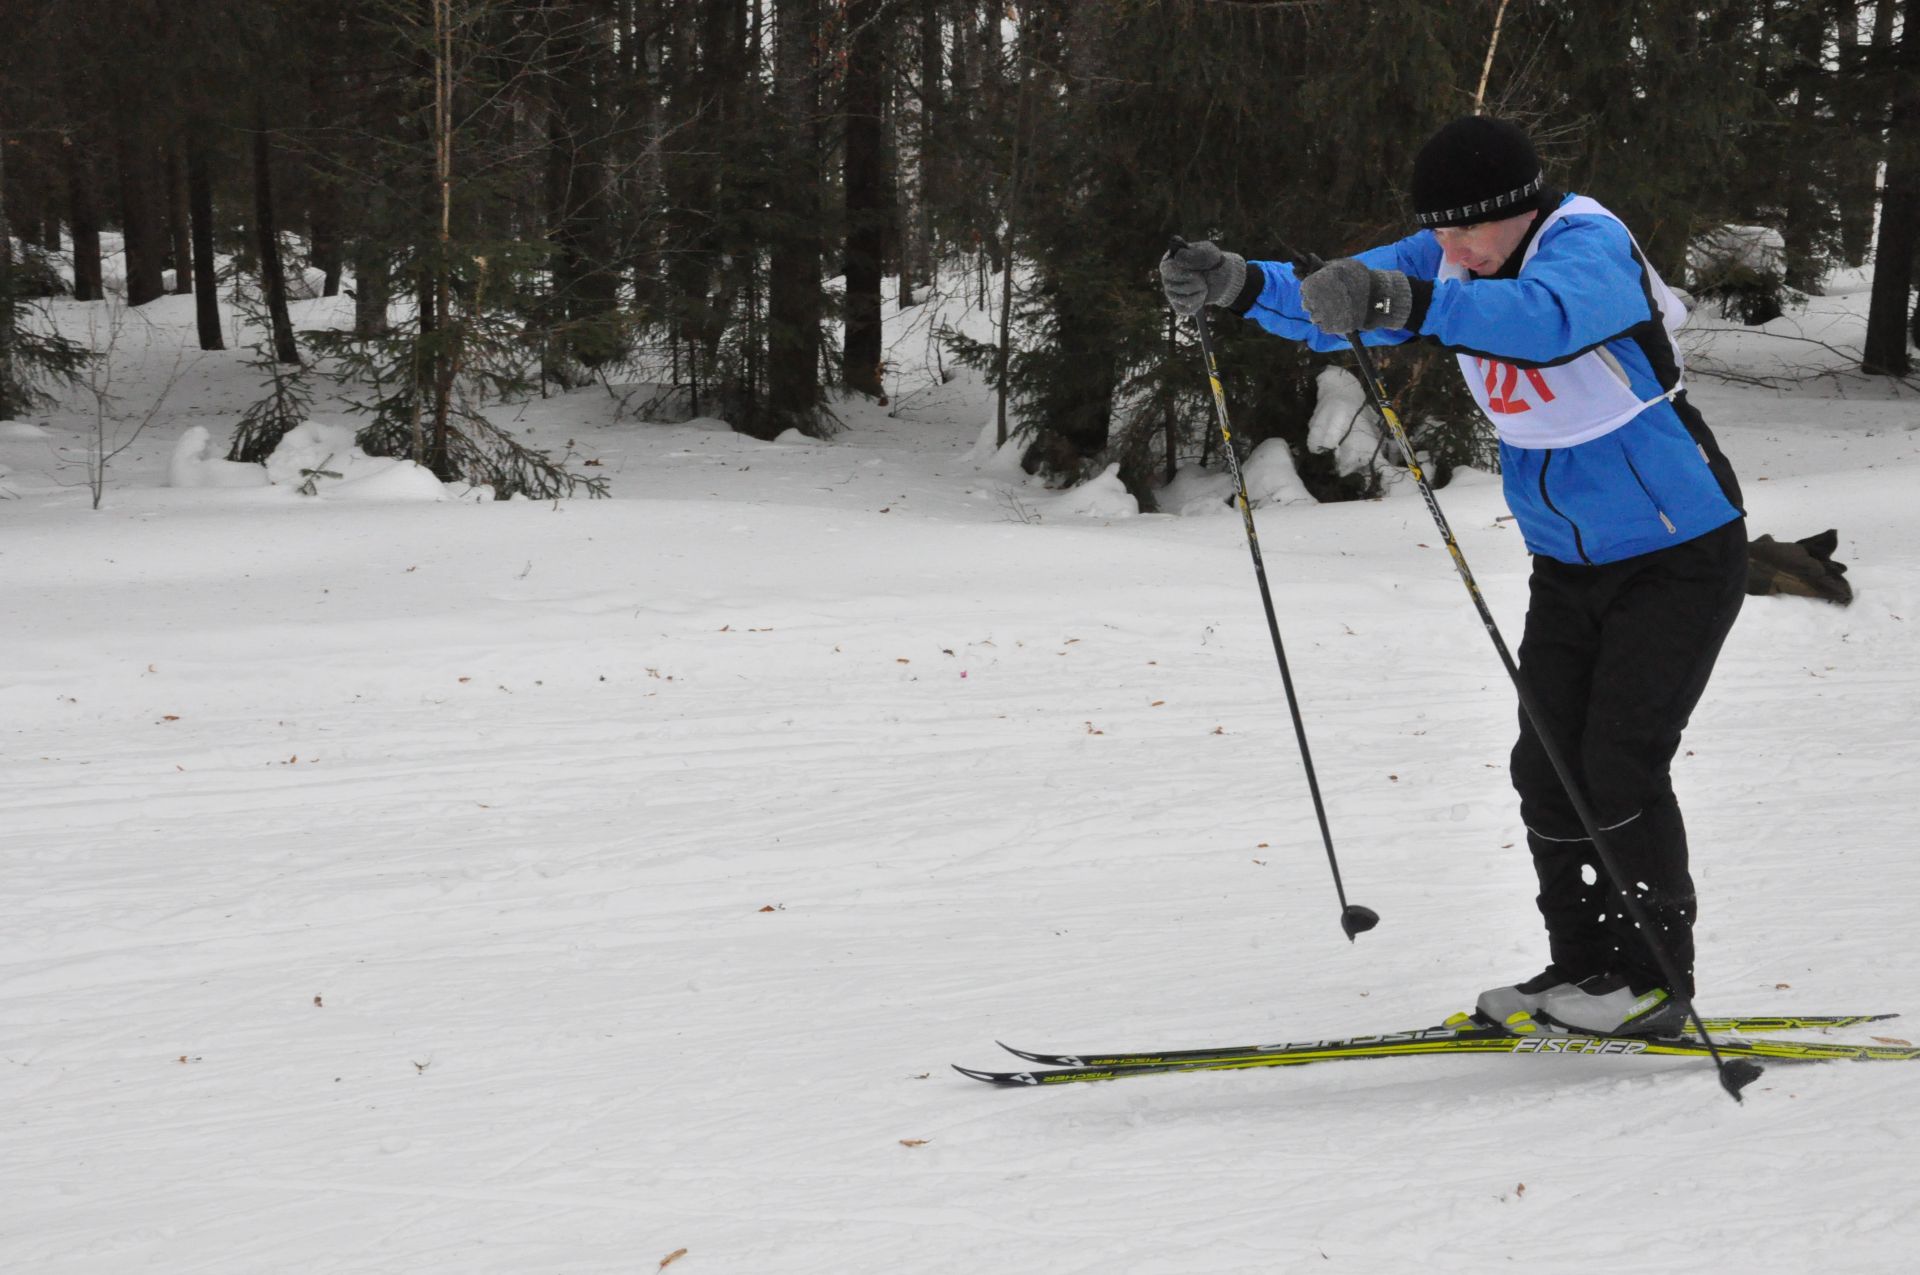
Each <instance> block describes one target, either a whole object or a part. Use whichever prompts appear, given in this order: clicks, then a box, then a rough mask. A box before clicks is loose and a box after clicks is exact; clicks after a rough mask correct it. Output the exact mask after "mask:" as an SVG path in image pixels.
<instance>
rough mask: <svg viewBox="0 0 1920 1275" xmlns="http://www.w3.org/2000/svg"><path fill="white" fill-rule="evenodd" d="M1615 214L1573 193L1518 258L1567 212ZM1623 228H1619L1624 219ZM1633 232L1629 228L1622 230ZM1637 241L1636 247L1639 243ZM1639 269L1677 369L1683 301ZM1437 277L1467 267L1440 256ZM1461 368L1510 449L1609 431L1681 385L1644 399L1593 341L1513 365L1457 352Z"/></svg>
mask: <svg viewBox="0 0 1920 1275" xmlns="http://www.w3.org/2000/svg"><path fill="white" fill-rule="evenodd" d="M1576 214H1580V215H1587V216H1597V217H1605V218H1607V219H1608V220H1609V221H1613V222H1616V223H1618V222H1619V221H1620V219H1619V218H1618V217H1615V216H1614V215H1613V214H1612V213H1610V212H1608V211H1607V210H1606V209H1605V208H1603V207H1601V206H1600V204H1598V203H1596V202H1595V201H1593V200H1591V199H1588V198H1587V197H1586V196H1584V195H1578V196H1575V197H1574V198H1572V199H1569V200H1567V201H1566V202H1565V203H1563V204H1561V205H1560V207H1558V208H1556V209H1554V210H1553V211H1552V212H1551V213H1549V214H1547V218H1546V220H1545V221H1543V222H1541V223H1540V231H1539V233H1538V234H1536V235H1535V236H1534V237H1533V242H1532V243H1530V244H1529V245H1527V252H1526V256H1525V257H1523V258H1522V259H1521V265H1522V267H1523V268H1524V267H1525V265H1526V263H1527V262H1528V261H1531V260H1532V259H1533V254H1534V251H1535V250H1536V249H1538V248H1539V246H1540V241H1541V239H1542V238H1544V237H1545V235H1546V233H1547V228H1548V227H1549V226H1551V225H1552V224H1553V223H1554V222H1556V221H1558V220H1559V219H1560V218H1562V217H1567V216H1572V215H1576ZM1622 229H1625V226H1624V225H1622ZM1628 237H1629V238H1631V237H1632V232H1631V231H1629V232H1628ZM1638 246H1639V245H1638V244H1635V248H1636V249H1637V248H1638ZM1640 268H1641V270H1642V271H1643V272H1644V273H1645V276H1646V279H1647V282H1648V283H1649V285H1650V286H1651V288H1652V291H1653V296H1654V299H1655V300H1656V301H1657V302H1658V303H1659V305H1660V311H1661V315H1660V317H1661V321H1662V326H1663V328H1664V330H1665V333H1666V338H1667V342H1668V344H1669V345H1671V346H1672V347H1673V365H1674V367H1675V368H1676V369H1678V368H1680V367H1681V361H1680V347H1679V345H1678V344H1676V343H1675V342H1674V340H1673V333H1674V332H1675V331H1676V330H1677V329H1678V328H1679V326H1680V325H1681V323H1683V322H1684V321H1685V320H1686V317H1687V311H1686V307H1685V306H1683V305H1681V304H1680V299H1679V298H1678V297H1676V296H1674V295H1673V292H1672V290H1671V289H1669V288H1668V287H1667V285H1666V284H1665V283H1664V282H1662V281H1661V278H1660V276H1659V274H1657V273H1656V272H1655V271H1654V269H1653V267H1652V266H1650V265H1647V264H1645V260H1644V257H1643V258H1642V264H1641V267H1640ZM1439 277H1440V278H1441V279H1442V280H1455V281H1465V280H1467V279H1468V278H1469V277H1470V276H1469V275H1468V273H1467V271H1466V269H1465V268H1464V267H1461V266H1456V265H1454V264H1453V263H1452V262H1451V261H1447V260H1445V259H1442V261H1441V264H1440V272H1439ZM1457 357H1458V358H1459V360H1460V374H1461V375H1462V376H1464V377H1466V378H1467V388H1468V389H1469V390H1470V391H1471V392H1472V394H1473V398H1474V401H1475V402H1477V403H1478V404H1479V405H1480V410H1481V411H1482V412H1485V413H1486V415H1487V419H1488V420H1490V421H1492V422H1493V427H1494V429H1495V431H1496V432H1497V433H1498V434H1499V435H1500V439H1501V441H1502V442H1505V443H1508V444H1511V445H1512V446H1514V447H1530V448H1547V447H1572V446H1574V445H1575V444H1577V443H1584V442H1587V441H1589V440H1591V439H1595V438H1599V437H1600V436H1601V435H1603V434H1609V433H1612V432H1613V431H1614V430H1616V429H1619V428H1620V427H1621V426H1622V425H1625V424H1626V423H1627V422H1628V421H1630V420H1632V419H1633V418H1634V417H1636V416H1638V415H1639V414H1640V413H1641V412H1644V411H1646V410H1647V409H1648V408H1649V407H1652V406H1653V405H1654V404H1655V403H1660V402H1664V401H1666V400H1668V399H1671V398H1672V397H1673V396H1674V395H1675V394H1678V393H1679V392H1680V390H1681V385H1682V383H1681V382H1680V381H1676V382H1675V383H1674V387H1673V388H1672V389H1671V390H1669V391H1667V392H1666V393H1665V394H1662V395H1659V396H1658V397H1655V398H1650V399H1642V398H1640V396H1639V395H1637V394H1635V393H1634V392H1633V388H1632V386H1631V385H1630V384H1629V383H1628V381H1627V374H1626V371H1625V369H1623V368H1622V367H1621V366H1620V362H1619V360H1618V359H1616V358H1614V357H1613V355H1612V354H1610V353H1609V352H1608V351H1607V349H1606V347H1605V346H1599V347H1596V348H1594V349H1592V350H1589V351H1587V352H1586V353H1585V354H1582V355H1581V356H1580V357H1579V358H1577V359H1573V360H1571V361H1569V362H1566V363H1561V364H1558V365H1556V366H1553V367H1517V366H1515V365H1514V364H1512V363H1503V362H1501V361H1500V360H1498V359H1490V358H1487V357H1485V356H1483V355H1478V354H1461V355H1459V356H1457Z"/></svg>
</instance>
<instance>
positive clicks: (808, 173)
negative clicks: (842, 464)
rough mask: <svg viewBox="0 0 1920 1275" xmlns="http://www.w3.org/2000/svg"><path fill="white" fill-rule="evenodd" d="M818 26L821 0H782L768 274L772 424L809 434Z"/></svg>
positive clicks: (814, 399) (816, 369) (816, 355)
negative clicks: (777, 197)
mask: <svg viewBox="0 0 1920 1275" xmlns="http://www.w3.org/2000/svg"><path fill="white" fill-rule="evenodd" d="M819 29H820V14H819V2H818V0H780V7H779V10H778V21H777V34H776V37H775V48H774V59H775V63H774V65H775V70H774V80H775V83H774V93H775V95H776V102H777V104H778V109H779V115H780V121H781V130H780V134H779V146H780V154H779V161H778V163H779V179H778V181H779V189H780V192H781V210H782V217H781V221H780V225H779V227H778V229H777V232H776V233H777V236H778V237H777V239H776V241H775V243H774V246H773V253H772V257H771V261H770V265H769V274H768V296H767V402H768V407H769V416H770V418H771V420H770V423H772V424H774V425H777V426H779V427H781V428H785V427H786V426H789V425H792V426H797V427H798V428H800V429H801V430H803V431H805V432H807V433H814V432H816V430H817V428H818V419H819V412H818V408H819V404H820V399H821V394H820V388H821V387H820V318H821V311H822V308H823V307H822V304H821V295H820V212H821V203H822V197H821V190H820V186H821V182H820V138H819V124H818V122H817V120H818V115H819V111H818V99H819V93H818V89H817V85H818V79H817V74H816V66H817V62H816V57H815V53H814V48H815V44H814V40H815V36H816V35H817V33H818V32H819ZM776 432H777V431H776Z"/></svg>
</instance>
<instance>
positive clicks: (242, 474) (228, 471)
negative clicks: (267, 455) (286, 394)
mask: <svg viewBox="0 0 1920 1275" xmlns="http://www.w3.org/2000/svg"><path fill="white" fill-rule="evenodd" d="M212 452H213V437H212V435H211V434H209V433H208V432H207V427H206V426H205V425H195V426H193V427H192V428H191V429H189V430H187V432H186V433H184V434H182V435H180V441H179V442H177V443H175V444H174V445H173V456H172V457H171V458H170V459H169V460H168V461H167V486H169V487H265V486H266V485H267V484H268V482H269V481H270V480H269V479H268V477H267V471H266V470H264V469H262V468H261V467H260V466H258V465H250V464H244V463H242V462H240V461H233V460H227V459H226V458H224V457H221V456H215V455H213V454H212Z"/></svg>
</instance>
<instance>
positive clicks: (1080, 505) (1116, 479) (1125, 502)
mask: <svg viewBox="0 0 1920 1275" xmlns="http://www.w3.org/2000/svg"><path fill="white" fill-rule="evenodd" d="M1048 511H1049V512H1051V513H1058V514H1083V515H1085V516H1087V517H1091V518H1131V517H1133V516H1134V515H1135V514H1138V513H1139V512H1140V502H1139V501H1137V500H1135V499H1134V498H1133V493H1132V492H1129V491H1128V490H1127V488H1126V485H1125V484H1124V483H1122V482H1121V481H1120V465H1119V462H1117V461H1116V462H1115V463H1113V464H1111V465H1108V466H1107V467H1106V468H1105V469H1104V470H1102V471H1101V472H1100V476H1099V477H1098V478H1089V479H1088V480H1087V481H1086V482H1084V483H1081V484H1080V485H1079V486H1078V487H1070V488H1068V489H1067V490H1066V491H1063V492H1061V493H1060V494H1059V495H1058V496H1056V497H1055V498H1054V499H1053V500H1052V501H1051V502H1050V503H1049V504H1048Z"/></svg>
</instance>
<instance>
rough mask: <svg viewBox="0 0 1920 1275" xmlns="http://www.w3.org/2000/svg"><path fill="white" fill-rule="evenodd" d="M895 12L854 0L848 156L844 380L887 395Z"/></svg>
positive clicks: (877, 2) (879, 1)
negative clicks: (884, 281)
mask: <svg viewBox="0 0 1920 1275" xmlns="http://www.w3.org/2000/svg"><path fill="white" fill-rule="evenodd" d="M888 12H889V10H888V9H887V8H886V4H885V0H848V3H847V25H848V28H849V30H850V37H849V44H848V49H847V70H846V86H845V89H844V90H843V91H844V93H845V95H846V156H845V168H844V182H845V185H846V206H847V251H846V272H847V293H846V319H847V337H846V348H845V360H844V365H843V367H842V370H841V380H842V381H843V383H844V384H845V385H846V387H847V388H848V389H850V390H853V391H855V392H857V393H861V394H871V395H873V396H875V397H876V398H879V397H883V396H884V394H885V390H884V387H883V385H882V381H881V372H880V362H881V359H882V357H883V352H882V348H881V346H882V342H881V325H880V279H881V260H882V257H883V255H884V253H885V252H886V236H887V220H888V209H887V201H886V165H885V162H884V152H885V143H886V138H885V136H884V133H883V129H882V122H881V110H882V108H883V105H884V103H885V95H886V85H887V70H886V53H887V39H886V31H885V27H884V23H885V20H886V19H885V15H886V14H887V13H888Z"/></svg>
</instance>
